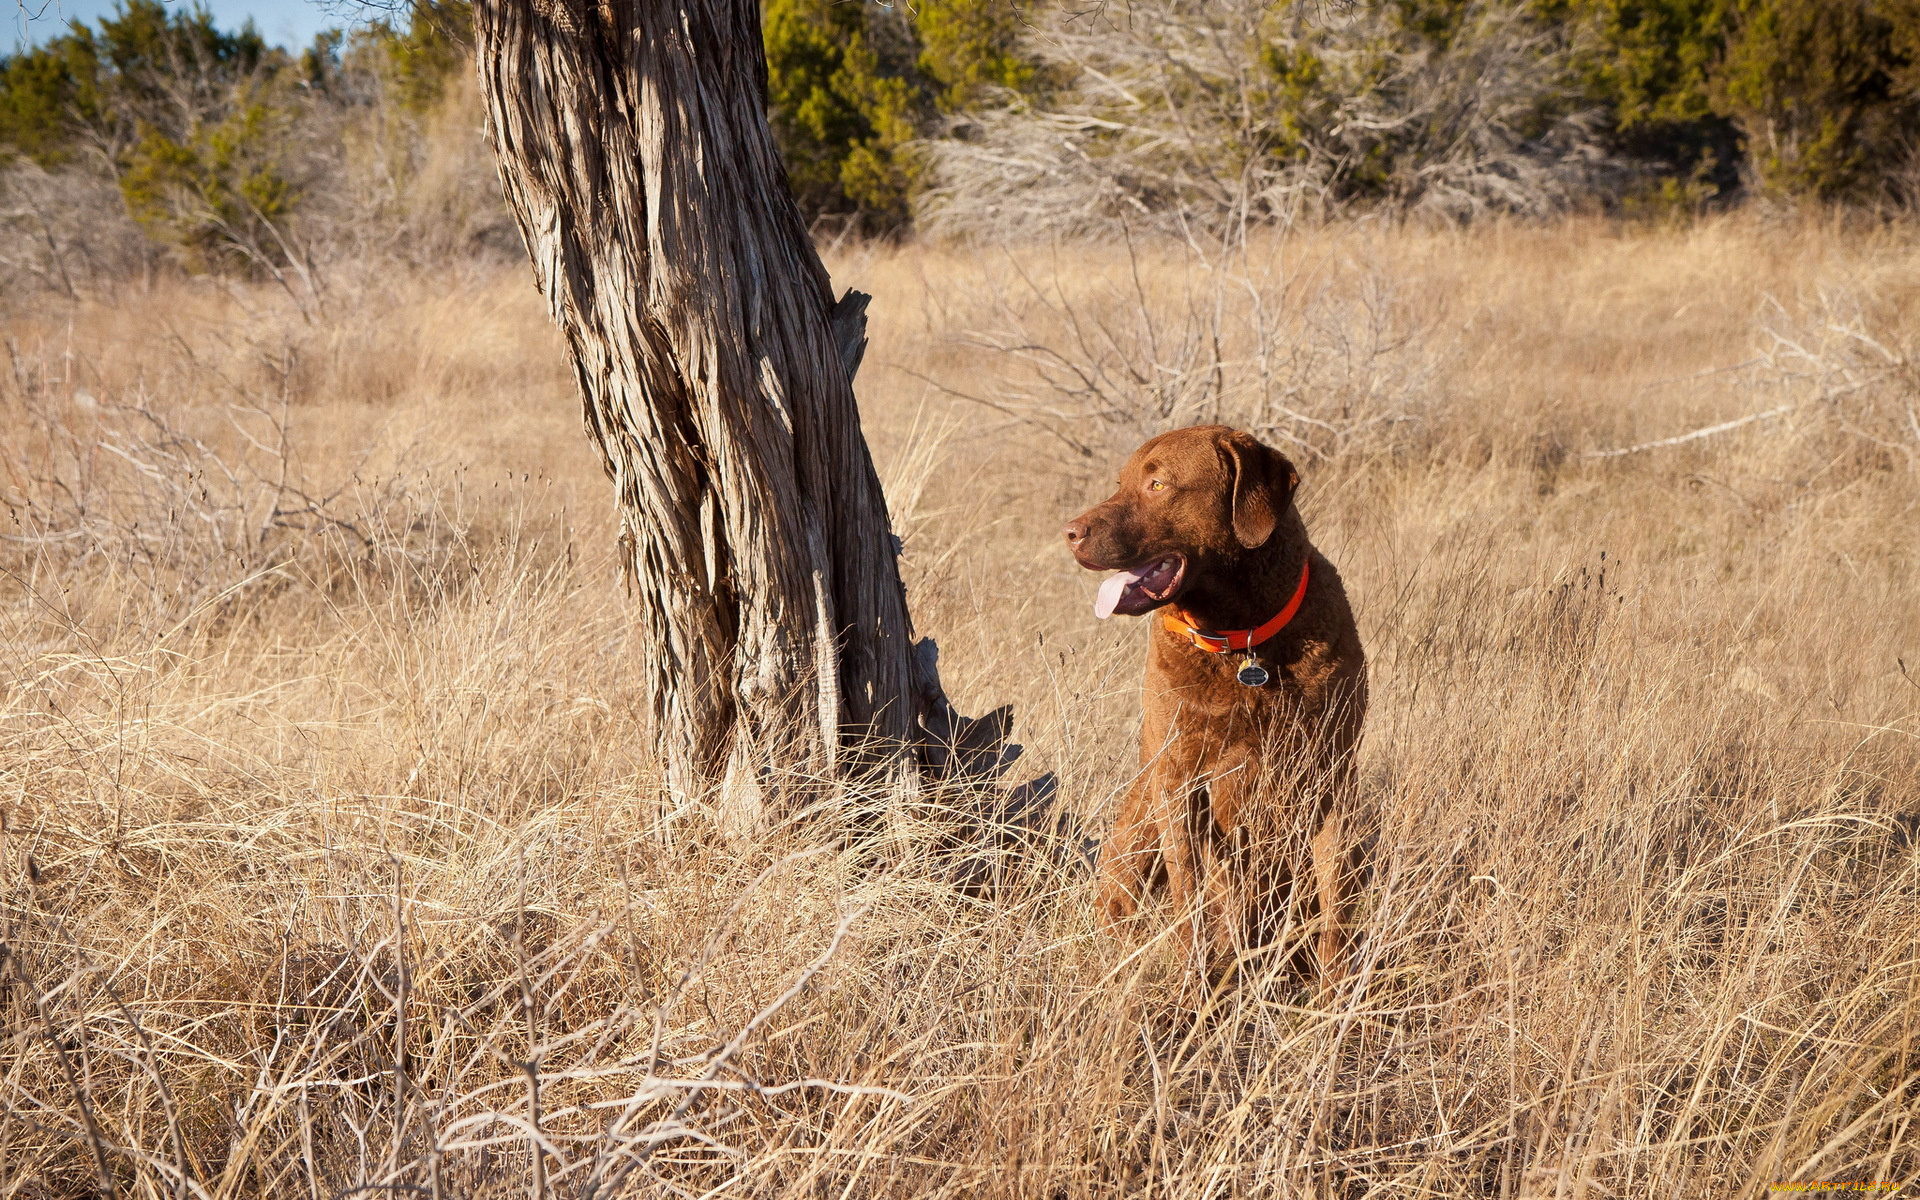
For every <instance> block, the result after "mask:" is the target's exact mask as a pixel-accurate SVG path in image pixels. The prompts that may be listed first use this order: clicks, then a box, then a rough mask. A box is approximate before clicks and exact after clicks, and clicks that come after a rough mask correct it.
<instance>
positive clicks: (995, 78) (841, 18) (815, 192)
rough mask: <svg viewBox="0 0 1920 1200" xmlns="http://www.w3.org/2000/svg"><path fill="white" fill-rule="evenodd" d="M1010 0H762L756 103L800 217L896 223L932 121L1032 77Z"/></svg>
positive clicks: (915, 183)
mask: <svg viewBox="0 0 1920 1200" xmlns="http://www.w3.org/2000/svg"><path fill="white" fill-rule="evenodd" d="M1024 27H1025V26H1024V22H1023V18H1022V16H1021V13H1020V10H1019V8H1018V7H1017V6H1016V4H1015V2H1014V0H927V2H926V3H924V4H921V5H919V6H918V7H915V8H912V9H908V8H907V7H905V6H895V5H883V4H879V3H874V2H872V0H866V2H861V0H854V2H851V3H849V2H847V0H767V2H766V4H765V5H764V7H763V9H762V30H763V32H764V34H765V38H766V50H767V108H768V116H769V117H770V119H771V120H772V123H773V129H774V135H775V137H776V138H777V139H778V140H779V143H780V152H781V156H782V157H783V158H784V159H785V161H786V165H787V174H788V179H789V181H790V182H791V184H792V186H793V190H794V195H795V197H796V198H797V199H798V200H799V202H800V207H801V210H802V211H803V212H805V213H806V214H807V215H808V216H809V217H812V218H819V217H838V218H841V219H843V220H852V221H854V222H855V223H856V224H858V225H860V226H862V227H865V228H867V229H873V230H884V229H894V228H898V227H900V226H902V225H904V224H905V223H906V221H907V218H908V214H909V212H910V209H911V204H912V199H913V196H914V195H915V193H916V192H917V191H918V190H919V188H920V187H921V184H922V175H923V170H922V165H921V162H920V157H919V155H918V153H917V151H916V149H915V145H916V143H917V142H918V141H919V140H920V139H922V138H925V137H928V136H932V135H935V134H937V133H938V132H939V122H940V116H941V114H943V113H952V112H956V111H958V110H961V109H963V108H966V107H967V106H969V105H972V104H975V103H980V102H982V101H984V100H986V99H987V98H988V97H989V96H990V95H991V94H992V93H993V91H994V90H995V89H1005V90H1012V91H1023V90H1026V89H1029V88H1031V87H1034V86H1036V85H1037V84H1038V83H1039V82H1040V77H1039V73H1038V70H1037V68H1036V66H1035V64H1034V62H1033V60H1032V59H1030V58H1028V57H1026V56H1025V55H1023V54H1022V53H1021V50H1020V34H1021V32H1022V30H1023V29H1024Z"/></svg>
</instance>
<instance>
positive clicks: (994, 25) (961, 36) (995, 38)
mask: <svg viewBox="0 0 1920 1200" xmlns="http://www.w3.org/2000/svg"><path fill="white" fill-rule="evenodd" d="M913 25H914V29H915V30H916V31H917V32H918V33H919V35H920V44H921V46H922V47H923V48H922V50H921V52H920V60H919V67H920V71H921V73H922V74H924V75H925V76H926V77H927V78H928V79H929V80H931V81H932V83H933V86H934V89H935V101H936V103H937V104H938V105H939V107H940V109H941V110H942V111H943V112H954V111H957V110H959V109H963V108H965V107H967V106H968V105H971V104H975V103H978V102H980V101H981V100H982V99H983V98H985V96H986V95H987V94H988V92H989V91H990V90H991V89H993V88H1004V89H1008V90H1010V91H1016V92H1021V91H1026V90H1027V89H1029V88H1031V87H1033V86H1034V84H1035V83H1036V82H1038V81H1039V69H1038V66H1037V64H1036V63H1035V62H1034V61H1033V59H1032V58H1030V57H1028V56H1026V55H1024V54H1022V53H1021V52H1020V35H1021V33H1022V31H1023V30H1024V29H1025V28H1026V17H1025V15H1024V14H1023V13H1022V12H1021V7H1020V5H1019V4H1018V3H1016V2H1015V0H997V2H996V0H923V3H921V4H920V5H919V6H918V7H917V8H916V9H915V10H914V14H913Z"/></svg>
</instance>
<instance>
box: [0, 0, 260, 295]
mask: <svg viewBox="0 0 1920 1200" xmlns="http://www.w3.org/2000/svg"><path fill="white" fill-rule="evenodd" d="M289 65H290V64H289V62H288V60H287V57H286V55H284V54H282V53H281V52H279V51H275V50H270V49H269V48H268V47H267V46H266V44H265V43H264V42H263V41H262V40H261V38H260V36H259V34H257V33H256V32H255V31H254V29H253V27H252V26H251V25H248V26H246V27H245V28H243V29H241V30H240V31H239V32H238V33H225V32H222V31H221V30H220V29H218V28H216V27H215V25H214V23H213V18H212V16H211V14H209V13H208V12H207V10H206V9H204V8H200V7H194V8H186V9H170V8H168V7H167V6H165V5H164V4H162V3H160V2H159V0H126V3H125V4H124V5H123V6H121V7H119V8H117V9H116V10H115V11H114V13H113V14H112V15H110V16H107V17H103V18H102V19H101V20H100V22H99V25H98V27H97V28H89V27H88V26H87V25H85V24H82V23H81V22H79V21H75V22H73V23H72V24H71V25H69V26H68V30H67V32H66V33H64V34H62V35H61V36H59V37H57V38H54V39H53V40H51V41H50V42H48V43H47V44H46V45H44V46H41V47H38V48H36V49H31V50H27V51H24V52H22V53H20V54H18V55H15V56H14V57H12V58H11V59H8V60H7V61H5V62H4V63H3V64H0V143H4V144H5V145H7V146H9V147H11V148H12V149H14V150H15V151H17V152H19V153H21V154H25V155H28V156H30V157H32V158H33V159H35V160H36V161H38V162H39V163H40V164H41V165H42V166H47V167H54V166H60V165H63V164H66V163H70V162H72V161H74V160H76V159H82V158H84V159H86V160H88V161H91V162H92V163H94V164H95V165H97V166H98V167H100V168H103V169H104V170H106V171H107V172H109V173H110V174H111V175H112V176H113V177H114V178H115V179H117V180H118V182H119V184H120V188H121V192H122V195H123V196H124V198H125V201H126V204H127V210H128V212H129V214H130V215H132V216H133V217H134V218H135V219H136V220H139V221H140V222H141V223H142V224H143V225H145V226H146V227H147V228H148V230H149V231H150V232H151V233H152V234H154V236H156V237H158V238H160V239H161V240H163V241H165V242H167V243H169V244H171V245H174V246H176V247H178V248H179V249H180V250H182V251H183V252H184V254H185V256H186V258H187V260H188V261H189V263H190V264H191V265H194V266H196V267H208V266H213V265H216V263H218V262H220V261H224V260H228V259H235V258H250V259H253V260H255V261H258V260H259V258H260V257H261V255H262V253H263V248H265V249H266V250H267V251H268V252H271V251H273V250H277V245H276V243H277V239H275V238H273V237H270V236H267V235H268V234H269V233H270V232H271V231H270V229H269V227H268V225H267V223H268V222H271V221H274V220H276V219H278V218H279V217H282V216H284V215H285V214H286V212H287V211H288V209H289V207H290V205H291V204H292V202H293V198H294V195H293V189H292V187H291V185H290V184H289V183H288V181H287V176H286V172H285V170H284V169H283V168H282V167H281V165H280V164H279V163H278V161H277V157H278V154H279V146H278V143H279V140H280V138H281V136H282V135H283V134H284V132H285V129H286V127H287V126H288V125H289V124H290V123H291V120H292V111H291V110H292V107H293V106H294V103H295V101H294V99H293V97H292V95H291V80H287V79H283V78H282V77H283V76H285V75H286V74H287V68H288V67H289Z"/></svg>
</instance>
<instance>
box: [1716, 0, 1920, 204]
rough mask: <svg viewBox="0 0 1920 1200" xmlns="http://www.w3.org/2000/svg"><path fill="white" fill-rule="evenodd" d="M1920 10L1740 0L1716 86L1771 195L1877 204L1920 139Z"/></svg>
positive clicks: (1860, 1)
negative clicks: (1869, 200) (1891, 175)
mask: <svg viewBox="0 0 1920 1200" xmlns="http://www.w3.org/2000/svg"><path fill="white" fill-rule="evenodd" d="M1916 51H1920V5H1916V4H1915V3H1913V0H1893V2H1886V0H1738V3H1737V8H1736V10H1735V17H1734V31H1733V33H1732V34H1731V36H1730V39H1729V43H1728V46H1727V51H1726V56H1725V59H1724V60H1723V62H1722V64H1721V66H1720V69H1719V71H1718V72H1717V74H1716V76H1715V78H1714V81H1713V99H1714V103H1715V106H1716V108H1718V109H1719V111H1721V112H1724V113H1726V114H1727V115H1728V116H1730V117H1732V118H1733V119H1734V121H1735V122H1736V123H1737V124H1738V126H1739V128H1740V133H1741V137H1742V141H1743V143H1744V146H1745V150H1746V154H1747V159H1748V163H1749V165H1750V169H1751V170H1752V172H1753V174H1754V176H1755V178H1756V179H1757V180H1758V182H1759V183H1760V185H1761V186H1762V187H1763V188H1765V189H1766V190H1768V191H1772V192H1776V193H1780V194H1784V195H1799V196H1810V197H1815V198H1818V199H1822V200H1846V199H1865V198H1870V197H1872V196H1874V195H1875V194H1877V193H1880V192H1882V191H1883V190H1884V189H1885V186H1886V181H1887V178H1888V171H1889V168H1892V167H1896V166H1898V165H1900V164H1901V163H1902V162H1903V161H1904V160H1905V159H1906V158H1907V157H1908V156H1909V155H1911V154H1912V153H1913V152H1914V149H1915V147H1914V145H1913V140H1914V138H1915V136H1916V134H1920V96H1916V83H1920V56H1917V54H1916Z"/></svg>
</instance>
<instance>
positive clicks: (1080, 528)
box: [1061, 521, 1087, 546]
mask: <svg viewBox="0 0 1920 1200" xmlns="http://www.w3.org/2000/svg"><path fill="white" fill-rule="evenodd" d="M1061 532H1063V533H1065V534H1066V535H1067V545H1069V546H1078V545H1079V544H1080V543H1081V542H1082V541H1084V540H1086V536H1087V523H1086V522H1085V521H1068V522H1067V527H1066V528H1065V529H1064V530H1062V531H1061Z"/></svg>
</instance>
